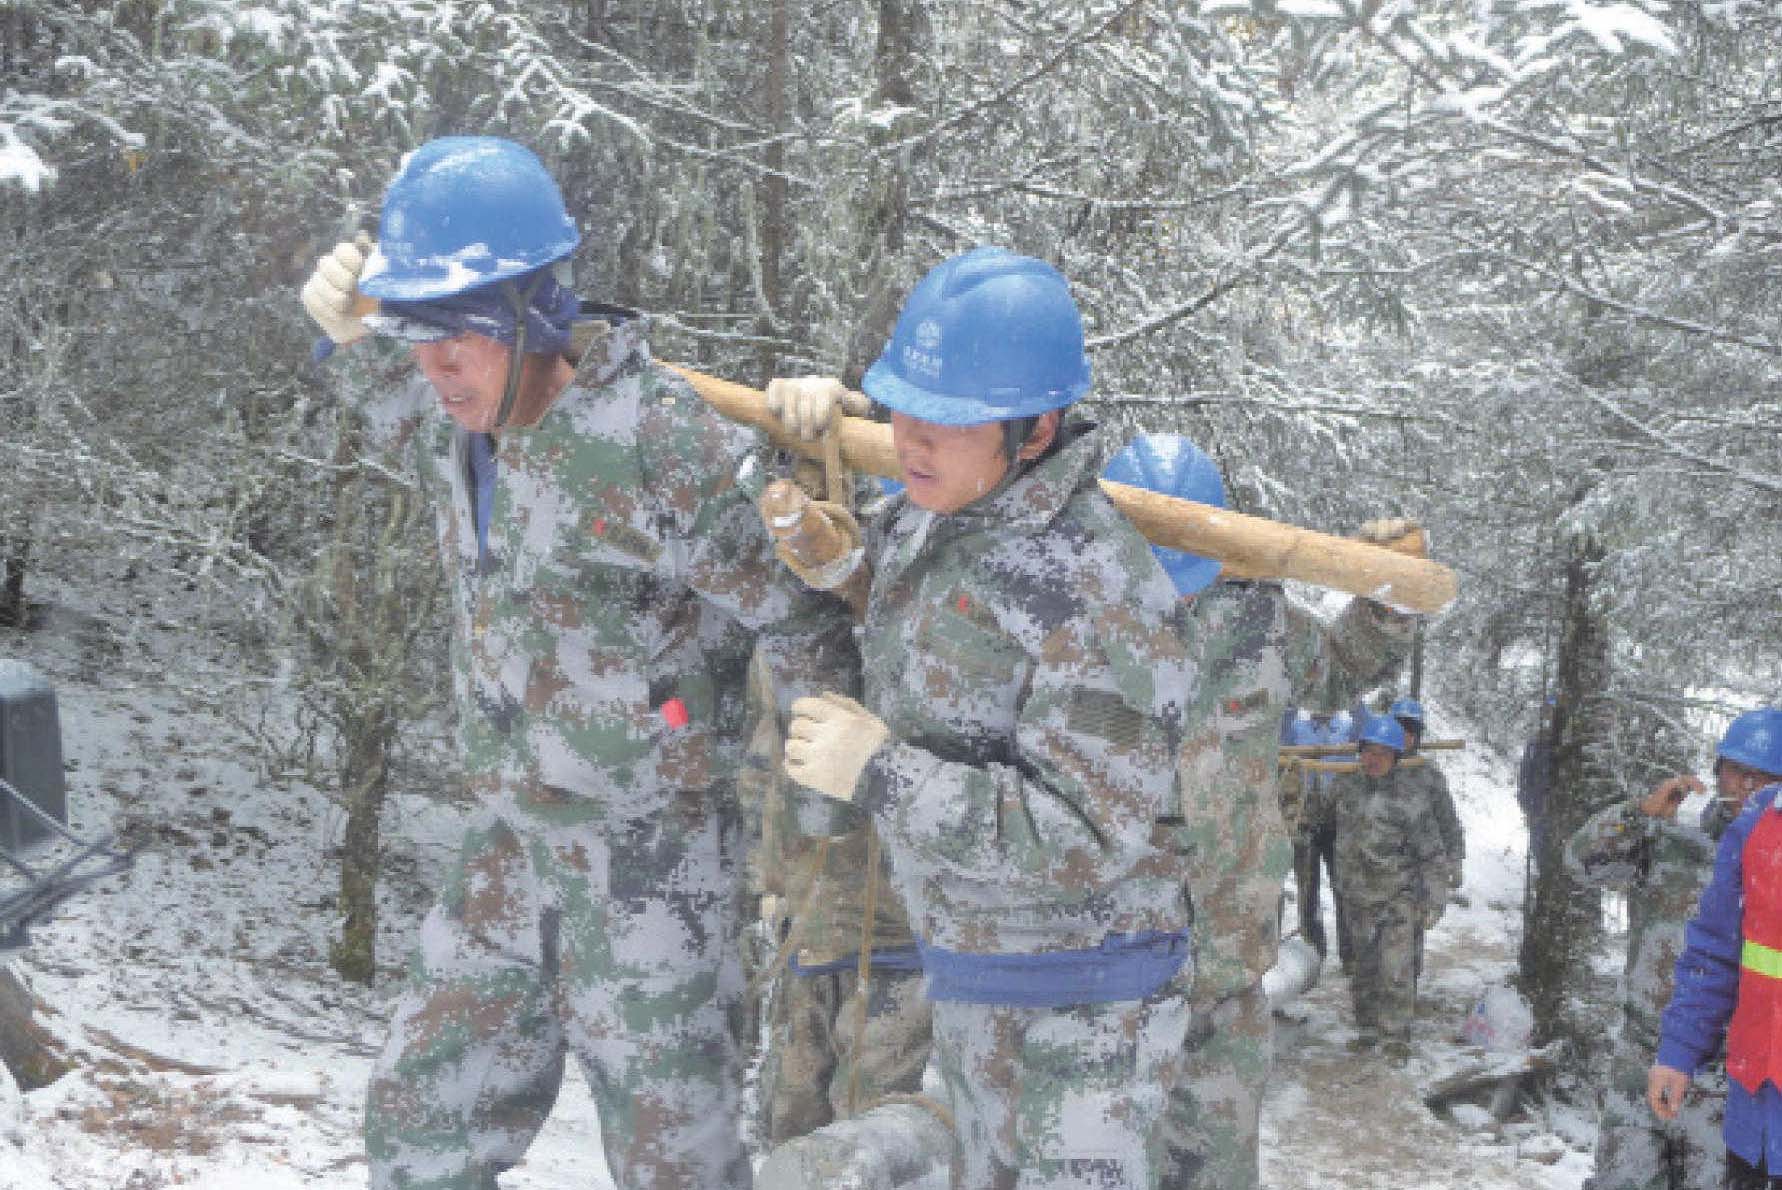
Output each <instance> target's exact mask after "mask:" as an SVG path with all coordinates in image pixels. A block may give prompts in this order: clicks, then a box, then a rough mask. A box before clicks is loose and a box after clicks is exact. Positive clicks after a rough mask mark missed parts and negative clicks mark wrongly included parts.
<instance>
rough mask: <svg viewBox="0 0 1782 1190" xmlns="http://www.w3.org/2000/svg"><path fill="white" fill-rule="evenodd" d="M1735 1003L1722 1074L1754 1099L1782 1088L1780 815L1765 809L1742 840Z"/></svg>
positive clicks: (1781, 860)
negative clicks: (1768, 1085) (1761, 1091)
mask: <svg viewBox="0 0 1782 1190" xmlns="http://www.w3.org/2000/svg"><path fill="white" fill-rule="evenodd" d="M1743 861H1744V866H1743V874H1742V881H1743V885H1744V893H1745V910H1744V917H1743V920H1742V922H1741V924H1740V931H1739V932H1740V934H1741V935H1742V936H1743V939H1744V945H1743V946H1742V947H1741V948H1740V951H1739V999H1738V1003H1737V1005H1736V1006H1735V1007H1734V1008H1733V1017H1732V1024H1731V1025H1729V1026H1728V1027H1727V1030H1726V1073H1727V1074H1728V1075H1730V1076H1731V1077H1732V1078H1734V1079H1736V1080H1738V1083H1739V1085H1740V1086H1742V1087H1744V1088H1745V1089H1746V1090H1747V1091H1749V1092H1751V1093H1752V1094H1753V1095H1755V1094H1757V1089H1758V1088H1759V1087H1761V1086H1762V1085H1763V1084H1764V1082H1765V1080H1768V1081H1769V1082H1772V1083H1774V1084H1775V1085H1776V1086H1777V1087H1779V1088H1782V811H1779V810H1778V809H1777V808H1776V807H1774V806H1769V807H1765V809H1764V811H1763V813H1762V814H1761V815H1759V816H1758V820H1757V825H1756V826H1754V827H1752V829H1751V834H1750V836H1749V837H1748V838H1747V839H1746V840H1745V851H1744V855H1743Z"/></svg>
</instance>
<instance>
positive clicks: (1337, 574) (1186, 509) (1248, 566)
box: [666, 364, 1457, 612]
mask: <svg viewBox="0 0 1782 1190" xmlns="http://www.w3.org/2000/svg"><path fill="white" fill-rule="evenodd" d="M666 366H667V367H669V368H670V369H672V370H673V371H675V372H677V373H679V374H680V375H681V376H682V377H684V378H685V379H686V381H687V382H688V383H689V384H691V385H692V386H693V391H694V392H696V393H698V394H699V396H700V398H701V399H703V400H704V401H705V402H706V403H708V404H709V405H711V406H712V407H713V408H714V409H716V410H718V412H720V413H722V414H723V415H724V416H726V417H728V418H730V419H732V420H733V421H739V422H743V423H745V424H747V425H751V426H754V427H756V428H757V429H760V430H761V431H763V432H764V433H766V434H767V435H768V437H770V438H772V439H773V440H774V441H775V442H776V443H778V444H779V445H780V446H783V447H785V448H786V449H788V450H791V451H795V452H797V453H799V454H803V455H808V456H810V457H812V458H818V457H821V454H822V450H823V444H822V442H820V441H818V442H805V441H803V440H802V439H799V438H797V437H796V436H793V435H789V434H787V433H785V431H784V430H783V429H782V428H781V426H780V423H779V419H778V418H776V417H775V416H774V415H773V414H771V413H769V412H768V410H767V402H766V398H765V396H764V395H763V394H762V392H761V391H760V390H759V389H753V388H749V387H748V386H747V385H742V384H736V383H734V382H732V381H729V380H720V379H718V378H717V377H715V376H707V375H706V374H705V373H703V372H697V371H694V370H693V369H692V368H688V367H683V366H682V365H680V364H668V365H666ZM837 433H838V435H839V438H840V444H841V454H842V459H843V461H844V462H846V463H847V464H848V465H849V466H851V467H852V468H854V470H856V471H864V472H866V473H868V474H870V475H879V476H883V477H885V478H888V479H896V478H897V477H898V476H899V474H900V473H901V472H900V469H899V467H898V465H897V452H896V450H895V449H894V448H893V446H892V442H891V427H889V426H887V425H884V424H882V423H879V422H874V421H868V420H866V419H864V418H856V417H844V418H842V419H841V426H840V429H839V430H838V431H837ZM1101 486H1102V489H1103V490H1104V491H1106V492H1107V494H1108V497H1109V499H1111V500H1112V501H1113V502H1114V504H1115V506H1116V507H1118V508H1119V509H1120V511H1121V512H1123V513H1125V514H1126V516H1127V517H1128V518H1129V519H1130V520H1131V521H1132V523H1133V524H1134V525H1135V526H1136V527H1137V528H1138V530H1139V532H1141V533H1143V534H1144V535H1145V537H1146V539H1147V540H1149V541H1151V542H1152V543H1153V544H1155V545H1161V546H1164V547H1166V548H1169V549H1177V550H1183V551H1186V552H1188V553H1192V554H1199V555H1201V556H1202V557H1206V558H1216V559H1218V560H1219V561H1220V562H1221V563H1223V564H1224V565H1225V568H1226V576H1227V577H1241V578H1281V579H1297V580H1299V581H1300V582H1306V583H1312V584H1314V585H1316V586H1320V587H1331V588H1334V589H1336V590H1339V591H1347V592H1349V593H1350V594H1352V595H1360V596H1363V597H1364V598H1367V599H1375V600H1379V601H1380V602H1382V603H1387V604H1390V605H1392V606H1393V607H1396V608H1400V609H1403V610H1407V611H1414V612H1435V611H1440V610H1441V609H1442V608H1444V607H1446V606H1448V604H1450V603H1452V602H1453V601H1454V596H1455V594H1456V591H1457V584H1456V582H1455V578H1454V572H1453V571H1451V570H1449V569H1448V568H1447V567H1446V566H1442V565H1440V564H1439V563H1436V562H1432V561H1430V560H1429V559H1428V558H1424V557H1422V556H1420V552H1421V548H1422V544H1423V543H1422V540H1421V537H1422V535H1421V534H1413V535H1412V540H1409V541H1404V542H1399V543H1394V544H1395V546H1396V547H1397V548H1394V549H1387V548H1384V547H1381V546H1376V545H1369V544H1367V543H1366V542H1360V541H1354V540H1352V539H1350V538H1346V537H1333V536H1330V535H1329V534H1325V533H1317V532H1313V531H1312V530H1310V529H1301V528H1297V527H1295V526H1293V525H1285V524H1281V523H1280V522H1278V521H1271V520H1267V519H1265V518H1263V517H1254V516H1246V515H1245V514H1243V513H1240V512H1231V511H1229V510H1227V509H1223V508H1214V507H1211V506H1210V505H1206V504H1197V503H1195V502H1194V501H1191V500H1178V499H1176V498H1174V497H1173V496H1164V495H1160V494H1158V493H1156V492H1152V491H1147V490H1145V489H1144V488H1135V487H1128V486H1127V485H1126V484H1121V483H1110V482H1108V481H1107V480H1103V481H1102V485H1101ZM1401 550H1402V551H1417V552H1416V553H1412V552H1401Z"/></svg>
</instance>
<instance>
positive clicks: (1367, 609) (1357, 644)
mask: <svg viewBox="0 0 1782 1190" xmlns="http://www.w3.org/2000/svg"><path fill="white" fill-rule="evenodd" d="M1287 617H1288V631H1287V636H1286V642H1287V643H1286V647H1287V673H1288V676H1289V678H1290V679H1291V681H1292V683H1293V699H1294V701H1295V703H1297V704H1298V705H1300V706H1304V707H1312V708H1315V709H1319V710H1331V709H1333V708H1336V707H1346V706H1349V705H1351V704H1352V703H1354V702H1355V700H1356V699H1358V698H1360V697H1361V696H1362V695H1363V694H1365V693H1366V692H1367V691H1369V690H1372V689H1373V688H1374V687H1376V686H1379V685H1380V684H1381V683H1383V682H1388V681H1390V680H1391V679H1392V678H1393V677H1394V676H1395V675H1396V674H1397V672H1398V668H1399V666H1400V665H1401V664H1403V662H1404V659H1405V654H1406V653H1407V651H1408V650H1409V649H1410V645H1411V638H1412V636H1413V634H1414V633H1415V631H1416V623H1417V621H1416V617H1414V616H1405V615H1400V614H1398V613H1397V612H1394V611H1391V610H1389V609H1388V608H1385V607H1382V606H1381V605H1380V604H1377V603H1375V602H1373V601H1372V600H1368V599H1351V600H1349V603H1348V606H1346V607H1344V608H1343V610H1342V612H1341V613H1339V614H1338V615H1337V617H1336V618H1335V619H1334V620H1332V621H1331V622H1329V623H1328V624H1326V623H1324V622H1323V621H1322V620H1321V619H1320V618H1319V617H1318V615H1317V614H1316V613H1315V612H1313V611H1311V610H1310V609H1308V608H1306V607H1304V606H1302V605H1300V604H1299V603H1297V602H1295V601H1293V600H1289V601H1288V603H1287Z"/></svg>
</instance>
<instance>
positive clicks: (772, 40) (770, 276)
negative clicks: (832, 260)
mask: <svg viewBox="0 0 1782 1190" xmlns="http://www.w3.org/2000/svg"><path fill="white" fill-rule="evenodd" d="M789 5H790V0H772V2H771V11H770V14H769V17H768V32H767V81H766V84H765V87H766V95H765V97H764V98H765V103H764V104H763V105H762V106H763V107H764V108H765V113H766V118H767V126H768V127H769V128H770V129H772V130H773V131H774V132H776V133H781V134H784V133H785V132H787V131H788V129H787V123H786V77H787V67H788V62H789V59H790V58H791V55H792V38H791V20H790V15H789V13H788V8H789ZM765 164H766V165H767V169H768V173H767V175H766V176H765V177H764V178H762V179H761V191H760V192H761V262H760V268H761V294H762V296H763V297H764V298H765V299H766V300H767V309H765V310H763V311H762V312H761V317H760V318H758V319H757V320H756V323H755V330H756V333H757V334H759V335H760V336H761V337H763V338H768V337H771V336H772V335H774V334H775V333H776V332H777V331H778V329H779V328H778V327H777V326H776V325H775V323H776V321H777V320H779V319H780V318H781V317H782V316H783V315H784V312H785V301H784V298H783V296H782V294H783V289H784V280H783V276H782V274H783V272H784V268H785V254H786V174H785V169H786V145H785V142H784V141H781V140H776V141H774V142H773V143H772V144H770V145H768V146H767V154H766V158H765ZM778 364H779V353H778V352H776V351H775V350H774V349H773V348H772V347H769V346H763V347H762V348H761V351H760V359H759V364H758V368H759V375H760V377H761V379H762V380H763V381H766V380H768V379H769V378H771V377H772V376H773V375H774V374H775V372H776V370H777V368H778Z"/></svg>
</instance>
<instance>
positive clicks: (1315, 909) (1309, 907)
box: [1293, 831, 1353, 971]
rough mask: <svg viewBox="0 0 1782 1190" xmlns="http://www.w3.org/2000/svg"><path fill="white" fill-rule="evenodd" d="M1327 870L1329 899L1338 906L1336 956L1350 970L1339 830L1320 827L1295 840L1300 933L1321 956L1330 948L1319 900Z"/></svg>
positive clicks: (1334, 905)
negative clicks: (1339, 875)
mask: <svg viewBox="0 0 1782 1190" xmlns="http://www.w3.org/2000/svg"><path fill="white" fill-rule="evenodd" d="M1325 871H1328V872H1330V873H1331V877H1330V900H1331V905H1332V907H1333V908H1334V909H1335V910H1336V935H1337V958H1338V959H1339V960H1340V961H1341V962H1342V965H1343V970H1344V971H1347V970H1348V969H1349V963H1350V955H1351V951H1352V949H1353V947H1352V942H1351V939H1350V937H1349V925H1348V917H1347V915H1346V914H1345V913H1344V911H1343V894H1342V892H1341V891H1340V890H1339V889H1338V888H1337V882H1336V834H1335V832H1333V831H1320V832H1318V833H1317V834H1315V835H1312V836H1310V837H1307V838H1302V839H1298V840H1295V841H1294V844H1293V888H1294V894H1293V895H1294V900H1295V903H1296V905H1297V906H1298V908H1299V935H1300V937H1302V938H1304V939H1305V940H1306V941H1307V942H1309V943H1311V944H1312V949H1313V950H1316V951H1317V952H1318V957H1319V958H1321V959H1322V958H1324V957H1325V955H1326V954H1327V953H1328V949H1329V943H1328V941H1327V939H1326V937H1325V934H1324V907H1323V905H1322V904H1321V903H1320V892H1321V891H1322V886H1323V880H1322V875H1323V873H1324V872H1325Z"/></svg>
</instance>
